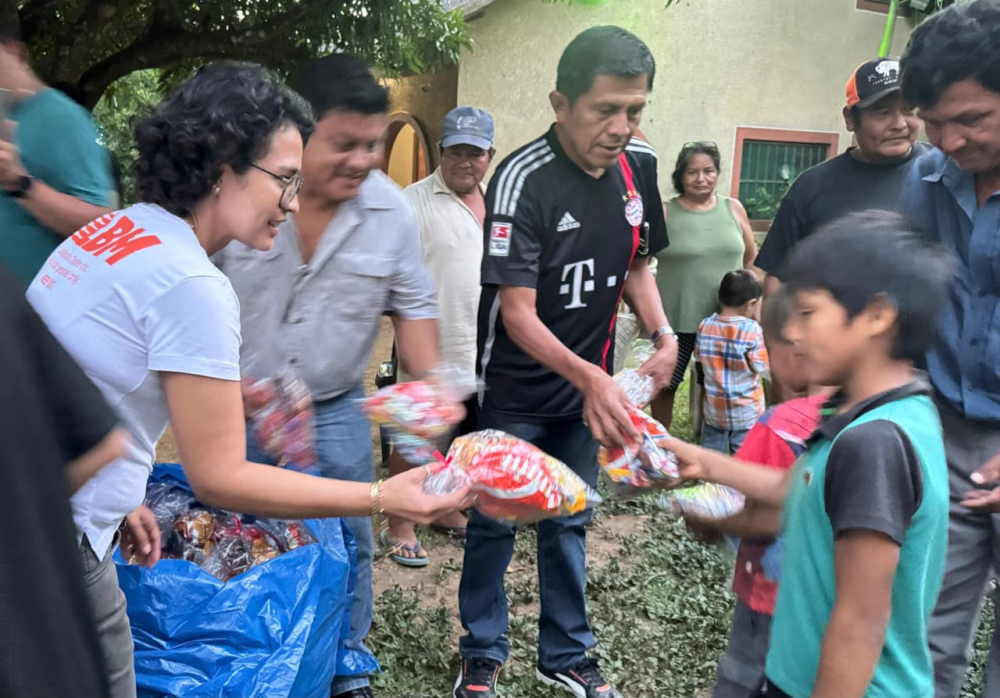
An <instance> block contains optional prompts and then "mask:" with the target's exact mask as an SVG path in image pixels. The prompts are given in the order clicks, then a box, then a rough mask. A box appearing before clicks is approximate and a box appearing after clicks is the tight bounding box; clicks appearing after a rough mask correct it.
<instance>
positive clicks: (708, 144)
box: [682, 141, 719, 150]
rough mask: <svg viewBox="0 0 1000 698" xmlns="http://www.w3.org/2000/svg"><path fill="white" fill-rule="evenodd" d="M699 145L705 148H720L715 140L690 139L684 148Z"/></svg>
mask: <svg viewBox="0 0 1000 698" xmlns="http://www.w3.org/2000/svg"><path fill="white" fill-rule="evenodd" d="M699 146H700V147H703V148H715V149H716V150H718V148H719V146H717V145H716V144H715V141H688V142H687V143H685V144H684V145H683V146H682V147H683V148H697V147H699Z"/></svg>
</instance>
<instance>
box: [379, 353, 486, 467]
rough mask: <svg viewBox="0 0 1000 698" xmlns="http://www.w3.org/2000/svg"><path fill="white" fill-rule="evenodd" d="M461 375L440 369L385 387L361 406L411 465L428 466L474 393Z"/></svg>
mask: <svg viewBox="0 0 1000 698" xmlns="http://www.w3.org/2000/svg"><path fill="white" fill-rule="evenodd" d="M462 375H463V374H462V372H461V371H458V370H457V369H455V368H453V367H440V368H437V369H435V370H434V371H432V372H431V373H430V375H429V376H428V378H427V379H426V380H419V381H409V382H406V383H395V384H394V385H387V386H386V387H384V388H382V389H381V390H379V391H378V392H377V393H375V394H374V395H372V396H371V397H368V398H365V400H364V401H363V403H362V406H363V409H364V412H365V414H366V415H368V418H369V419H371V420H372V422H374V423H375V424H379V425H384V426H385V427H386V430H387V431H388V432H389V439H390V441H391V442H392V445H393V448H395V449H396V450H397V451H398V452H399V453H400V455H402V456H403V458H405V459H406V460H407V461H408V462H410V463H428V462H430V461H433V460H434V452H435V451H436V450H437V449H438V443H439V442H440V440H441V439H443V438H444V437H446V436H448V434H450V433H451V431H452V429H453V428H454V427H455V425H456V424H458V423H459V422H460V421H462V416H463V414H464V413H463V407H462V403H463V402H464V401H465V400H466V399H467V398H468V397H469V396H470V395H472V393H473V392H475V386H474V385H465V381H463V378H462Z"/></svg>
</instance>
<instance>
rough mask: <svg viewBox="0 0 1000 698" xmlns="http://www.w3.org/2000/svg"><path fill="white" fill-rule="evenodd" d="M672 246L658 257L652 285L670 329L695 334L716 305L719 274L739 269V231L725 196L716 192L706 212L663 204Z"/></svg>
mask: <svg viewBox="0 0 1000 698" xmlns="http://www.w3.org/2000/svg"><path fill="white" fill-rule="evenodd" d="M667 230H669V231H670V247H667V248H666V249H664V250H662V251H661V252H659V253H658V254H657V255H656V285H657V288H658V289H659V291H660V300H661V301H662V303H663V310H664V312H665V313H666V315H667V319H668V320H669V321H670V324H671V325H672V326H673V328H674V330H675V331H677V332H682V333H695V332H697V331H698V325H700V324H701V321H702V320H704V319H705V318H707V317H708V316H709V315H711V314H712V313H714V312H715V311H717V310H718V309H719V307H718V305H719V303H718V298H719V285H720V284H721V283H722V277H724V276H725V275H726V274H728V273H729V272H731V271H733V270H735V269H741V268H742V267H743V253H744V252H745V250H746V245H745V244H744V242H743V229H742V228H740V224H739V222H738V221H737V220H736V216H735V215H734V214H733V209H732V202H731V199H730V198H729V197H728V196H722V195H721V194H720V195H718V196H717V201H716V204H715V206H714V207H713V208H712V209H711V210H709V211H689V210H687V209H686V208H684V206H682V205H681V204H680V203H678V201H677V199H676V198H674V199H671V200H670V201H668V202H667Z"/></svg>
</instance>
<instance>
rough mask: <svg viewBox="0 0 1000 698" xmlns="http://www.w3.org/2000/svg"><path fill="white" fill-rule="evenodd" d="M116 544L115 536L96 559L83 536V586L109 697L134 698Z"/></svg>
mask: <svg viewBox="0 0 1000 698" xmlns="http://www.w3.org/2000/svg"><path fill="white" fill-rule="evenodd" d="M117 545H118V537H117V536H115V541H114V543H113V544H112V545H111V548H110V549H109V550H108V553H107V555H105V556H104V559H103V560H98V559H97V556H96V555H95V554H94V552H93V551H92V550H91V549H90V544H89V543H88V542H87V539H86V537H84V539H83V543H81V545H80V557H81V559H82V560H83V584H84V587H86V590H87V598H88V599H89V600H90V612H91V614H92V616H93V618H94V624H95V625H96V626H97V636H98V640H99V642H100V643H101V654H103V655H104V668H105V670H106V671H107V673H108V684H109V686H110V688H111V693H110V694H109V698H136V686H135V663H134V656H133V651H134V646H133V644H132V629H131V628H130V627H129V623H128V615H127V614H126V612H125V594H123V593H122V590H121V589H120V588H119V586H118V571H117V570H116V569H115V564H114V563H113V562H112V561H111V554H112V553H113V552H114V550H115V548H116V547H117Z"/></svg>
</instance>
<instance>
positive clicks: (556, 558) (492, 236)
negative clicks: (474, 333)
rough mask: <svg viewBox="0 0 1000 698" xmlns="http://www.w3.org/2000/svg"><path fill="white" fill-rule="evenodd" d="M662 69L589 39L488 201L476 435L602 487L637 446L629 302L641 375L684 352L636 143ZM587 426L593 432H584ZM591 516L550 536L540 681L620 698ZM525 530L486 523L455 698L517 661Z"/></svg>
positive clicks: (469, 571)
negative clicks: (547, 120) (603, 622)
mask: <svg viewBox="0 0 1000 698" xmlns="http://www.w3.org/2000/svg"><path fill="white" fill-rule="evenodd" d="M655 69H656V68H655V62H654V61H653V57H652V55H651V54H650V52H649V49H648V48H647V47H646V45H645V44H643V43H642V42H641V41H640V40H639V39H638V38H636V37H635V36H633V35H632V34H630V33H628V32H626V31H625V30H623V29H620V28H618V27H594V28H592V29H588V30H587V31H585V32H583V33H582V34H580V35H579V36H577V37H576V38H575V39H574V40H573V41H572V42H571V43H570V45H569V46H568V47H567V48H566V50H565V52H564V53H563V56H562V58H561V59H560V61H559V70H558V80H557V83H556V90H555V91H554V92H553V93H552V95H551V97H550V99H551V102H552V107H553V109H554V111H555V114H556V123H555V125H554V126H553V127H552V128H551V129H550V130H549V132H548V133H546V134H545V135H544V136H542V137H541V138H539V139H537V140H535V141H532V142H531V143H529V144H528V145H526V146H524V147H523V148H521V149H520V150H518V151H516V152H515V153H514V154H512V155H511V156H510V157H508V158H507V159H506V160H505V161H504V162H503V163H501V165H500V166H499V167H498V168H497V171H496V173H495V174H494V175H493V179H492V181H491V183H490V187H489V191H488V192H487V196H486V222H485V251H484V256H483V268H482V284H483V292H482V297H481V301H480V306H479V351H478V372H479V377H480V379H481V380H482V382H483V384H484V385H485V389H484V390H483V391H482V392H481V394H480V397H479V404H480V416H479V427H480V428H483V429H488V428H490V429H500V430H502V431H506V432H508V433H510V434H513V435H515V436H518V437H520V438H523V439H525V440H526V441H530V442H531V443H533V444H535V445H536V446H538V447H540V448H541V449H542V450H544V451H546V452H547V453H549V454H551V455H552V456H554V457H556V458H558V459H560V460H562V461H563V462H565V463H566V464H568V465H569V466H570V467H571V468H573V470H575V471H576V472H577V473H578V474H580V476H581V477H583V479H584V480H586V481H587V482H588V483H589V484H591V485H596V482H597V474H598V465H597V443H596V441H595V438H596V440H597V441H600V442H602V443H606V444H627V443H630V442H631V441H632V440H633V439H634V438H635V437H636V436H637V435H636V433H635V430H634V429H633V427H632V426H631V423H630V420H629V418H628V415H627V413H626V409H625V405H626V402H627V401H626V398H625V396H624V394H623V393H622V391H621V390H620V389H619V388H618V386H617V385H616V384H615V382H614V381H613V380H612V379H611V377H610V376H609V375H608V372H609V368H610V367H611V366H612V365H613V360H614V357H613V351H614V330H615V317H616V312H617V308H618V304H619V302H620V301H621V299H622V298H623V297H624V298H625V300H627V301H628V304H629V306H630V307H631V308H633V309H634V310H635V312H636V314H637V315H638V316H639V318H640V320H641V321H642V323H643V325H644V326H645V328H646V330H647V331H648V332H650V334H651V335H652V337H653V342H654V344H655V345H656V347H657V351H656V353H655V354H654V355H653V357H652V358H651V359H650V360H649V361H648V362H646V363H645V364H644V365H643V366H642V368H641V370H642V371H643V372H644V373H647V374H649V375H650V376H652V377H653V379H654V382H655V384H656V388H657V389H660V388H662V387H663V386H665V385H667V383H668V382H669V381H670V377H671V374H672V372H673V368H674V364H675V363H676V359H677V344H676V341H675V339H674V336H673V332H672V330H671V329H670V326H669V324H668V322H667V318H666V317H665V316H664V313H663V306H662V304H661V303H660V298H659V295H658V293H657V290H656V284H655V282H654V279H653V275H652V273H651V271H650V269H649V266H648V257H649V256H650V255H652V254H655V253H656V252H658V251H660V250H662V249H663V248H664V247H666V245H667V231H666V226H665V224H664V220H663V206H662V203H661V200H660V195H659V193H658V191H657V182H656V155H655V153H654V152H653V150H652V149H651V148H650V147H649V146H648V145H646V144H645V143H643V142H642V141H639V140H637V139H634V138H633V134H634V133H635V130H636V127H637V126H638V125H639V121H640V119H641V116H642V111H643V108H644V107H645V105H646V99H647V94H648V92H649V90H650V89H651V88H652V85H653V77H654V74H655ZM588 427H589V428H588ZM590 518H591V513H590V512H589V511H588V512H583V513H581V514H578V515H576V516H572V517H567V518H560V519H550V520H546V521H542V522H541V523H539V524H538V571H539V582H540V588H541V595H540V596H541V598H540V601H541V617H540V620H539V626H540V627H539V652H538V671H537V676H538V678H539V680H541V681H542V682H543V683H546V684H548V685H552V686H558V687H560V688H563V689H564V690H566V691H568V692H570V693H572V694H573V695H576V696H579V698H620V694H619V693H618V691H616V690H615V689H614V688H613V687H612V686H611V685H610V683H608V682H607V681H605V679H604V678H603V677H602V676H601V673H600V671H599V668H598V666H597V663H596V662H595V661H593V660H592V659H590V658H588V656H587V652H588V650H589V649H590V648H591V647H593V645H594V636H593V634H592V633H591V630H590V624H589V622H588V620H587V615H586V605H585V590H584V583H585V573H586V533H585V527H586V525H587V523H588V522H589V520H590ZM514 536H515V529H514V528H512V527H511V526H509V525H506V524H501V523H498V522H496V521H492V520H489V519H486V518H485V517H483V516H481V515H479V514H478V513H474V514H473V517H472V519H471V520H470V522H469V528H468V538H467V540H466V548H465V565H464V569H463V572H462V583H461V587H460V590H459V606H460V611H461V616H462V625H463V627H464V628H465V630H466V631H467V634H466V635H465V636H464V637H463V638H462V640H461V653H462V658H463V661H462V670H461V673H460V674H459V677H458V681H457V682H456V685H455V691H454V695H455V696H456V698H492V697H493V696H494V695H495V687H496V680H497V676H498V675H499V672H500V666H501V664H502V663H503V662H504V661H505V660H506V659H507V656H508V652H509V643H508V641H507V638H506V632H507V623H508V618H507V601H506V595H505V592H504V582H503V578H504V573H505V572H506V570H507V566H508V564H509V563H510V559H511V555H512V554H513V552H514Z"/></svg>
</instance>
